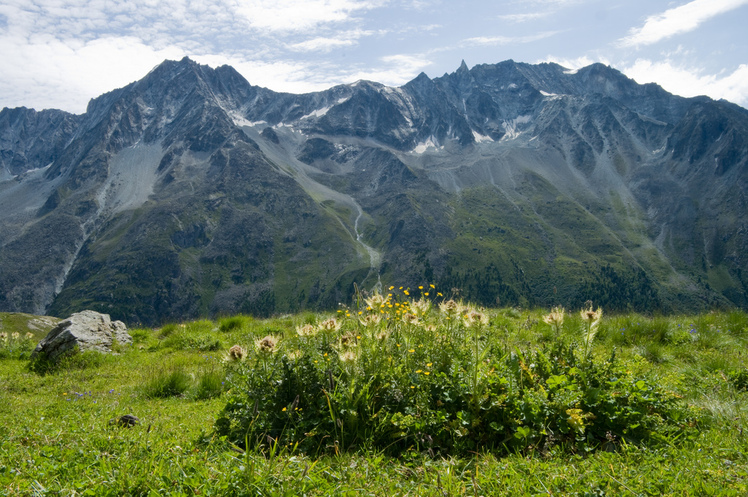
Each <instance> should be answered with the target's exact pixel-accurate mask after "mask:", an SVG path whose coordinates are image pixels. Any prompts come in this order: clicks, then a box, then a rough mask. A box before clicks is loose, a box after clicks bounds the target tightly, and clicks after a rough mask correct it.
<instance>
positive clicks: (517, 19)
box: [498, 11, 552, 23]
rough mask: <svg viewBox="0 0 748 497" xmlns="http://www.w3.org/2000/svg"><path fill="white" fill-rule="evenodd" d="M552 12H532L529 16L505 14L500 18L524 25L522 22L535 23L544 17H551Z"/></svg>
mask: <svg viewBox="0 0 748 497" xmlns="http://www.w3.org/2000/svg"><path fill="white" fill-rule="evenodd" d="M551 14H552V12H550V11H549V12H532V13H529V14H504V15H500V16H498V18H499V19H501V20H502V21H507V22H512V23H522V22H528V21H535V20H537V19H542V18H543V17H548V16H549V15H551Z"/></svg>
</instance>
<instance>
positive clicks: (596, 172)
mask: <svg viewBox="0 0 748 497" xmlns="http://www.w3.org/2000/svg"><path fill="white" fill-rule="evenodd" d="M747 161H748V111H747V110H746V109H744V108H742V107H739V106H737V105H734V104H731V103H729V102H726V101H714V100H711V99H709V98H706V97H697V98H682V97H678V96H675V95H672V94H669V93H667V92H666V91H664V90H663V89H662V88H660V87H659V86H657V85H653V84H648V85H639V84H637V83H635V82H634V81H632V80H630V79H628V78H626V77H625V76H624V75H622V74H621V73H620V72H618V71H616V70H615V69H612V68H610V67H607V66H604V65H601V64H594V65H591V66H588V67H586V68H583V69H580V70H578V71H569V70H567V69H565V68H563V67H561V66H559V65H555V64H539V65H530V64H522V63H516V62H513V61H505V62H501V63H499V64H494V65H477V66H475V67H473V68H472V69H468V67H467V66H466V65H465V64H464V63H463V64H462V65H461V66H460V67H459V68H458V69H457V71H456V72H454V73H452V74H445V75H444V76H442V77H439V78H434V79H430V78H429V77H428V76H426V75H425V74H421V75H419V76H418V77H417V78H415V79H414V80H413V81H411V82H409V83H407V84H406V85H404V86H402V87H399V88H392V87H387V86H383V85H381V84H378V83H374V82H369V81H359V82H357V83H353V84H350V85H342V86H336V87H333V88H331V89H329V90H326V91H322V92H318V93H309V94H303V95H295V94H287V93H276V92H273V91H271V90H268V89H265V88H259V87H255V86H252V85H251V84H249V83H248V82H247V81H246V80H245V79H244V78H243V77H242V76H241V75H240V74H239V73H237V72H236V71H235V70H234V69H232V68H231V67H228V66H222V67H218V68H216V69H212V68H210V67H207V66H203V65H199V64H197V63H195V62H194V61H192V60H190V59H187V58H185V59H183V60H181V61H165V62H164V63H162V64H161V65H159V66H158V67H156V68H154V69H153V70H152V71H151V72H150V73H149V74H147V75H146V76H145V77H144V78H143V79H142V80H140V81H137V82H135V83H132V84H130V85H128V86H126V87H124V88H121V89H118V90H114V91H112V92H110V93H107V94H104V95H102V96H100V97H98V98H95V99H93V100H91V102H90V103H89V105H88V109H87V111H86V113H85V114H83V115H73V114H69V113H66V112H63V111H58V110H43V111H35V110H32V109H26V108H16V109H7V108H6V109H3V110H2V112H0V310H3V311H15V312H30V313H35V314H50V315H56V316H66V315H69V314H70V313H71V312H74V311H78V310H82V309H94V310H98V311H101V312H106V313H108V314H110V315H111V316H112V319H121V320H124V321H125V322H127V323H131V324H132V323H143V324H149V325H152V324H157V323H162V322H167V321H170V320H185V319H192V318H196V317H199V316H215V315H227V314H234V313H249V314H254V315H261V316H262V315H269V314H274V313H284V312H295V311H299V310H301V309H331V308H335V307H336V306H337V305H338V303H339V302H343V303H346V302H350V301H351V296H352V295H353V293H354V288H355V287H354V283H355V284H356V285H357V286H358V288H361V289H366V290H372V289H374V288H375V287H377V286H378V285H382V284H384V285H385V286H389V285H395V286H396V287H399V286H404V287H410V288H411V289H412V292H413V293H417V290H416V289H417V287H418V286H419V285H424V286H425V288H430V287H428V286H427V285H429V284H434V285H435V286H436V289H437V290H435V291H439V292H443V293H444V294H445V295H452V294H453V292H456V291H457V290H453V289H459V292H460V293H459V296H461V297H464V298H465V299H467V300H471V301H473V302H476V303H480V304H483V305H491V306H496V305H497V304H498V305H502V306H505V305H521V306H525V307H526V306H545V307H550V306H552V305H556V304H561V305H565V306H567V307H571V308H575V307H578V306H581V305H582V304H583V303H584V302H585V301H587V300H593V301H594V303H595V305H596V306H597V305H600V306H603V307H604V308H605V309H606V310H610V311H613V310H616V309H618V310H633V311H641V312H654V311H661V312H676V311H679V310H689V311H699V310H703V309H709V308H713V307H742V308H746V307H748V224H747V223H748V205H747V201H748V199H747V196H748V164H747ZM385 292H386V287H385Z"/></svg>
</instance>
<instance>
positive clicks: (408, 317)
mask: <svg viewBox="0 0 748 497" xmlns="http://www.w3.org/2000/svg"><path fill="white" fill-rule="evenodd" d="M402 319H403V322H405V323H407V324H411V325H416V324H418V322H419V321H418V316H416V315H415V314H411V313H409V312H406V313H405V314H403V318H402Z"/></svg>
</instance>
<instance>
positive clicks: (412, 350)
mask: <svg viewBox="0 0 748 497" xmlns="http://www.w3.org/2000/svg"><path fill="white" fill-rule="evenodd" d="M415 351H416V349H409V350H408V352H410V353H411V354H412V353H413V352H415Z"/></svg>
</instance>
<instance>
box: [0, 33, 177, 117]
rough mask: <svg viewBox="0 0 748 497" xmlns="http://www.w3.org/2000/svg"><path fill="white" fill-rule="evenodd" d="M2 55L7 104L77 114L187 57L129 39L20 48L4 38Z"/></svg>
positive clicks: (41, 42)
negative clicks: (92, 101)
mask: <svg viewBox="0 0 748 497" xmlns="http://www.w3.org/2000/svg"><path fill="white" fill-rule="evenodd" d="M0 52H1V53H3V54H4V55H3V59H4V67H3V72H2V74H0V93H1V94H2V95H3V100H4V102H5V103H4V105H7V106H30V107H34V108H36V109H43V108H57V109H63V110H67V111H70V112H75V113H82V112H84V111H85V109H86V105H87V104H88V101H89V100H90V99H91V98H92V97H96V96H98V95H100V94H102V93H105V92H107V91H111V90H113V89H114V88H120V87H122V86H125V85H127V84H128V83H130V82H132V81H135V80H138V79H140V78H142V77H143V76H144V75H145V74H146V73H147V72H148V71H149V70H151V69H152V68H153V67H154V66H156V65H157V64H159V63H160V62H162V61H163V60H164V59H167V58H170V59H178V58H181V57H183V56H184V53H183V52H182V51H181V50H179V49H175V48H166V49H162V50H157V49H154V48H152V47H149V46H147V45H145V44H143V43H142V42H140V40H138V39H136V38H131V37H107V38H101V39H98V40H93V41H90V42H77V43H63V42H61V41H60V40H57V39H56V38H54V37H49V36H36V37H34V41H33V42H32V43H27V44H22V45H19V44H17V43H14V42H13V40H9V39H7V38H0Z"/></svg>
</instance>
